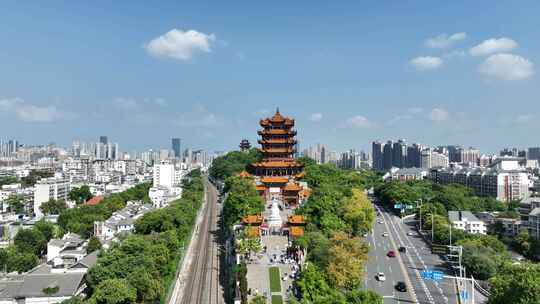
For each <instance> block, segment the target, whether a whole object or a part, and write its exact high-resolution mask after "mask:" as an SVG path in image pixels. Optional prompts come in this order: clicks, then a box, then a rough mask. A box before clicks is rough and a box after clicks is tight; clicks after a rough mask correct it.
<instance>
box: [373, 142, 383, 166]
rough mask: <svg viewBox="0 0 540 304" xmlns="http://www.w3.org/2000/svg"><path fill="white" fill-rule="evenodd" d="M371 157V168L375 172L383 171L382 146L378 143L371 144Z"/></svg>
mask: <svg viewBox="0 0 540 304" xmlns="http://www.w3.org/2000/svg"><path fill="white" fill-rule="evenodd" d="M371 155H372V158H373V164H372V167H373V169H375V170H383V169H384V168H383V145H382V144H381V142H379V141H374V142H373V143H372V144H371Z"/></svg>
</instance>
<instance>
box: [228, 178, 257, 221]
mask: <svg viewBox="0 0 540 304" xmlns="http://www.w3.org/2000/svg"><path fill="white" fill-rule="evenodd" d="M226 184H227V185H226V187H227V188H228V189H229V194H228V196H227V199H226V200H225V203H224V204H223V220H224V224H225V226H226V227H231V226H232V225H233V224H234V223H236V222H238V221H239V220H240V219H241V218H242V217H244V216H247V215H253V214H259V213H261V212H262V211H264V202H263V200H262V198H261V196H260V195H259V193H257V190H256V189H255V184H254V182H253V180H252V179H250V178H242V177H239V176H233V177H230V178H228V179H227V181H226Z"/></svg>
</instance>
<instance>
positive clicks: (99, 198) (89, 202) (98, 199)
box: [84, 195, 103, 206]
mask: <svg viewBox="0 0 540 304" xmlns="http://www.w3.org/2000/svg"><path fill="white" fill-rule="evenodd" d="M102 200H103V196H99V195H98V196H94V197H92V198H91V199H89V200H87V201H86V203H84V204H85V205H90V206H95V205H97V204H99V203H101V201H102Z"/></svg>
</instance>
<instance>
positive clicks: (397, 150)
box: [392, 139, 407, 168]
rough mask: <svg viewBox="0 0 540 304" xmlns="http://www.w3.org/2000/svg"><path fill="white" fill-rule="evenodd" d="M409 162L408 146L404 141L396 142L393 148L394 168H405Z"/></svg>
mask: <svg viewBox="0 0 540 304" xmlns="http://www.w3.org/2000/svg"><path fill="white" fill-rule="evenodd" d="M406 162H407V144H406V143H405V141H404V140H403V139H400V140H398V141H396V142H395V143H394V144H393V146H392V166H393V167H397V168H404V167H405V166H406Z"/></svg>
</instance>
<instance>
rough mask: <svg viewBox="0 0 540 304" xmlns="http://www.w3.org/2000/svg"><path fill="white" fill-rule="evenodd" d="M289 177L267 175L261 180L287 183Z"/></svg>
mask: <svg viewBox="0 0 540 304" xmlns="http://www.w3.org/2000/svg"><path fill="white" fill-rule="evenodd" d="M288 181H289V179H288V178H286V177H279V176H265V177H263V178H261V182H263V183H265V184H266V183H282V184H284V183H286V182H288Z"/></svg>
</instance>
